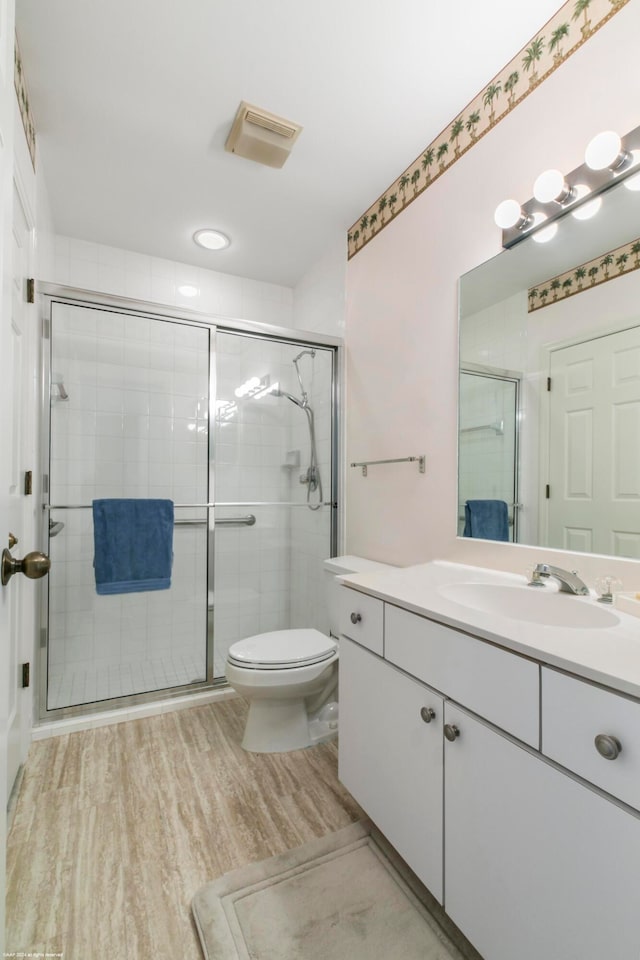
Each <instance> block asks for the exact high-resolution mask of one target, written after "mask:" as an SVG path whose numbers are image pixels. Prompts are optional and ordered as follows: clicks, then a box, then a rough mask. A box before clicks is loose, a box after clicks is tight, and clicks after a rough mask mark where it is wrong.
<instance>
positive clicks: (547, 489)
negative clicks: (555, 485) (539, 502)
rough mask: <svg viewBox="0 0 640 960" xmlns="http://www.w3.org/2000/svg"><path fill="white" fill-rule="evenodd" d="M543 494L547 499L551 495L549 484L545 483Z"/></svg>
mask: <svg viewBox="0 0 640 960" xmlns="http://www.w3.org/2000/svg"><path fill="white" fill-rule="evenodd" d="M544 496H545V499H546V500H548V499H549V498H550V497H551V487H550V486H549V484H547V485H546V487H545V488H544Z"/></svg>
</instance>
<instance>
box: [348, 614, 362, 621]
mask: <svg viewBox="0 0 640 960" xmlns="http://www.w3.org/2000/svg"><path fill="white" fill-rule="evenodd" d="M350 620H351V623H360V621H361V620H362V614H361V613H352V614H351V617H350Z"/></svg>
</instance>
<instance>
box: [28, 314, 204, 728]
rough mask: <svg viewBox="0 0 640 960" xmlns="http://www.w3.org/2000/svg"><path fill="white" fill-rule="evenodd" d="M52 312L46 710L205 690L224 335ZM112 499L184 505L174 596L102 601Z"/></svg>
mask: <svg viewBox="0 0 640 960" xmlns="http://www.w3.org/2000/svg"><path fill="white" fill-rule="evenodd" d="M51 308H52V312H51V328H50V370H51V390H50V394H51V395H50V429H49V458H50V481H49V506H50V509H49V510H48V511H47V518H48V525H49V537H50V541H49V554H50V557H51V562H52V565H51V571H50V576H49V585H48V591H49V594H48V610H47V614H48V645H47V652H48V662H47V683H46V709H47V710H54V709H60V708H69V707H76V706H78V705H80V704H89V703H93V702H96V701H102V700H114V699H118V698H120V697H124V696H131V695H135V694H143V693H147V692H149V691H155V690H160V689H166V688H172V687H178V686H181V685H189V684H193V683H199V682H205V681H206V680H207V555H208V539H209V531H208V517H207V510H206V509H197V508H196V506H195V505H198V504H206V503H208V502H209V443H208V441H209V437H208V432H209V431H208V417H209V382H210V366H209V355H210V338H211V337H212V336H213V332H212V330H211V329H210V328H208V327H204V326H196V325H194V324H187V323H180V322H176V321H169V320H162V319H158V318H152V317H146V316H139V315H133V314H127V313H125V312H122V313H121V312H118V311H116V310H110V309H104V308H98V307H88V306H83V305H78V304H70V303H60V302H55V301H54V302H52V304H51ZM111 497H114V498H123V497H124V498H162V499H163V498H167V499H171V500H173V501H174V502H175V504H176V509H175V527H174V537H173V553H174V559H173V570H172V583H171V588H170V589H169V590H159V591H153V592H146V593H128V594H115V595H112V596H99V595H98V594H97V593H96V588H95V580H94V571H93V552H94V544H93V522H92V511H91V501H92V500H93V499H99V498H111ZM178 505H184V506H178ZM191 505H193V506H191Z"/></svg>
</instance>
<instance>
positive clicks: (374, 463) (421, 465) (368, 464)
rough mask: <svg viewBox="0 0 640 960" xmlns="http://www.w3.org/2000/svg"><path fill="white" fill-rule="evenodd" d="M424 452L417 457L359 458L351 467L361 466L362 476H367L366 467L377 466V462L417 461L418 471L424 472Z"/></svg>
mask: <svg viewBox="0 0 640 960" xmlns="http://www.w3.org/2000/svg"><path fill="white" fill-rule="evenodd" d="M425 460H426V457H425V454H424V453H423V454H422V455H421V456H419V457H395V458H394V459H392V460H360V461H358V462H357V463H352V464H350V466H352V467H362V476H363V477H366V476H367V467H373V466H377V465H378V464H379V463H417V464H418V469H419V471H420V473H424V472H425Z"/></svg>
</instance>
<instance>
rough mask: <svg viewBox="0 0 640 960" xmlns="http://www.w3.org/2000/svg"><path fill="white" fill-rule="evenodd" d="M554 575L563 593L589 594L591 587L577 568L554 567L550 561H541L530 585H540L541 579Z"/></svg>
mask: <svg viewBox="0 0 640 960" xmlns="http://www.w3.org/2000/svg"><path fill="white" fill-rule="evenodd" d="M547 577H553V579H554V580H557V581H558V583H559V584H560V592H561V593H573V594H575V595H576V596H579V597H586V596H589V587H588V586H587V585H586V583H584V582H583V581H582V580H581V579H580V577H579V576H578V574H577V573H576V571H575V570H563V569H562V568H561V567H552V566H551V564H549V563H539V564H538V565H537V566H536V567H535V569H534V571H533V576H532V577H531V581H530V583H529V586H540V585H541V584H540V580H541V579H543V578H544V579H545V580H546V579H547Z"/></svg>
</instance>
